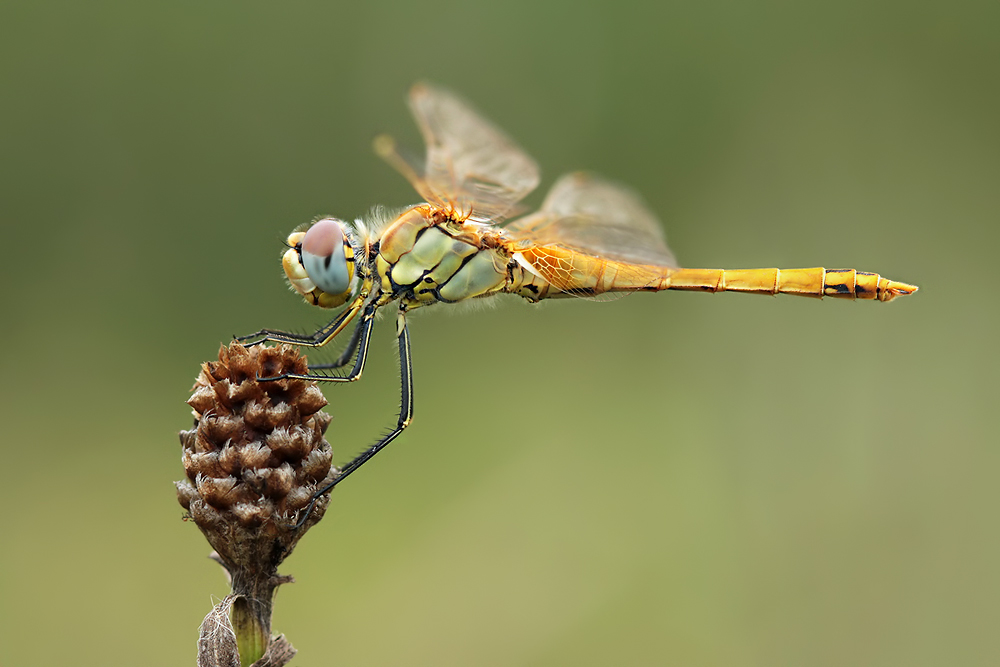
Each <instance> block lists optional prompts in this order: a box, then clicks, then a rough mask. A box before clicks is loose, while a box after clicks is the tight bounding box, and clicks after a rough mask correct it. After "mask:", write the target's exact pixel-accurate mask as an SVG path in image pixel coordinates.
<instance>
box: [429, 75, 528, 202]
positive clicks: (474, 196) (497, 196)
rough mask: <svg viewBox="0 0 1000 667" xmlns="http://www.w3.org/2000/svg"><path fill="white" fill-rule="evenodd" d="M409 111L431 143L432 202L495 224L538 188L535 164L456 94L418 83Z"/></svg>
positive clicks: (430, 175)
mask: <svg viewBox="0 0 1000 667" xmlns="http://www.w3.org/2000/svg"><path fill="white" fill-rule="evenodd" d="M410 109H411V110H412V111H413V115H414V117H415V118H416V121H417V125H419V126H420V131H421V133H422V134H423V136H424V141H425V142H426V144H427V161H426V164H425V167H424V173H423V185H424V186H425V191H421V194H423V195H424V196H426V197H428V199H430V200H432V201H431V202H430V203H432V204H435V205H437V206H442V207H448V206H453V207H455V208H457V209H458V210H460V211H464V212H466V213H468V212H470V211H471V213H472V218H474V219H479V220H493V221H496V220H499V219H500V218H502V217H503V216H504V214H506V213H508V212H510V211H511V209H512V208H513V207H514V205H515V204H517V202H519V201H520V200H521V199H522V198H523V197H524V196H525V195H527V194H528V193H529V192H531V191H532V190H534V189H535V188H536V187H537V186H538V165H537V164H535V161H534V160H533V159H531V158H530V157H529V156H528V155H527V154H526V153H525V152H524V151H523V150H522V149H521V148H520V147H519V146H518V145H517V144H515V143H514V142H513V141H512V140H510V139H509V138H508V137H507V136H506V135H505V134H504V133H503V132H502V131H500V130H499V129H497V128H496V127H494V126H493V124H492V123H490V122H489V121H487V120H486V119H484V118H483V117H482V116H480V115H479V114H478V113H477V112H476V111H474V110H473V109H472V108H471V107H470V106H469V105H468V104H467V103H466V102H465V101H463V100H462V99H461V98H459V97H457V96H456V95H455V94H453V93H451V92H449V91H447V90H444V89H442V88H438V87H436V86H431V85H429V84H426V83H420V84H417V85H415V86H414V87H413V89H412V90H411V91H410ZM411 180H412V179H411ZM418 189H420V188H418Z"/></svg>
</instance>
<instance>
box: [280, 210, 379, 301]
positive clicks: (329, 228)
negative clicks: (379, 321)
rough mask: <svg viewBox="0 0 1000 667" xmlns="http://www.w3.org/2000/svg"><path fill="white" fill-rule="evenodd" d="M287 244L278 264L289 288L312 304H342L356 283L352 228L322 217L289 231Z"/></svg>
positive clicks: (333, 219)
mask: <svg viewBox="0 0 1000 667" xmlns="http://www.w3.org/2000/svg"><path fill="white" fill-rule="evenodd" d="M287 243H288V246H289V248H288V250H287V251H285V254H284V256H283V257H282V261H281V264H282V267H283V268H284V269H285V276H286V277H287V278H288V282H289V284H291V286H292V289H294V290H295V291H296V292H298V293H299V294H301V295H302V297H303V298H304V299H305V300H306V301H308V302H309V303H311V304H312V305H314V306H319V307H321V308H337V307H338V306H342V305H344V304H345V303H346V302H347V300H348V299H349V298H350V296H351V294H352V293H353V291H354V288H355V286H356V284H357V281H356V280H355V261H354V258H355V251H356V247H355V246H356V245H357V243H358V242H357V240H356V237H355V234H354V232H353V230H352V229H351V228H350V227H349V226H348V225H347V224H346V223H345V222H343V221H342V220H338V219H336V218H323V219H322V220H317V221H316V222H314V223H313V224H312V225H311V226H310V227H309V228H308V229H306V230H304V231H302V230H300V231H296V232H292V234H290V235H289V237H288V241H287ZM358 250H360V249H358Z"/></svg>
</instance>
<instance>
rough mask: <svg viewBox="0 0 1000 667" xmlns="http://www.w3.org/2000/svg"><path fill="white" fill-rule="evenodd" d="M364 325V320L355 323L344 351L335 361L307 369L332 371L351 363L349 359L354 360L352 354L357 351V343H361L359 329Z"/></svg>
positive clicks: (313, 365)
mask: <svg viewBox="0 0 1000 667" xmlns="http://www.w3.org/2000/svg"><path fill="white" fill-rule="evenodd" d="M363 324H364V319H362V320H361V321H360V322H358V323H357V325H356V326H355V327H354V331H352V332H351V337H350V339H348V341H347V346H346V347H345V348H344V351H343V352H341V353H340V356H339V357H337V360H336V361H334V362H331V363H329V364H309V368H311V369H312V370H314V371H315V370H332V369H335V368H343V367H344V366H346V365H347V364H349V363H351V359H353V358H354V353H355V352H356V351H357V349H358V343H359V342H361V333H362V331H361V327H362V325H363Z"/></svg>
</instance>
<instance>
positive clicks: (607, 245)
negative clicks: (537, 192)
mask: <svg viewBox="0 0 1000 667" xmlns="http://www.w3.org/2000/svg"><path fill="white" fill-rule="evenodd" d="M505 231H506V232H507V237H508V238H509V239H510V240H511V241H514V242H515V243H523V244H530V245H532V246H545V245H556V246H561V247H564V248H569V249H571V250H575V251H578V252H581V253H584V254H587V255H591V256H594V257H599V258H601V259H607V260H614V261H617V262H626V263H629V264H643V265H647V266H664V267H676V266H677V260H675V259H674V255H673V253H672V252H670V249H669V248H668V247H667V243H666V240H665V238H664V235H663V228H662V227H661V226H660V222H659V220H657V219H656V216H654V215H653V214H652V213H651V212H650V211H649V209H647V208H646V205H645V204H644V203H643V202H642V200H641V199H640V198H639V196H638V195H637V194H635V193H634V192H632V191H631V190H629V189H628V188H626V187H624V186H621V185H618V184H616V183H611V182H609V181H606V180H604V179H602V178H600V177H598V176H595V175H593V174H588V173H584V172H578V173H573V174H567V175H565V176H563V177H562V178H560V179H559V180H558V181H557V182H556V184H555V185H554V186H552V190H551V191H550V192H549V194H548V196H547V197H546V198H545V202H544V203H543V204H542V207H541V209H539V210H538V212H537V213H533V214H531V215H529V216H526V217H524V218H521V219H519V220H515V221H514V222H512V223H510V224H509V225H507V227H506V229H505Z"/></svg>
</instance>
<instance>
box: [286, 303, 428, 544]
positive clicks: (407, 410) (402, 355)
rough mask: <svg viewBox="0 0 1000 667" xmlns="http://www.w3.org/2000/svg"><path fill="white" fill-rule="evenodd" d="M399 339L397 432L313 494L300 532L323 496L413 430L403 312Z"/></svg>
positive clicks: (407, 344) (407, 348)
mask: <svg viewBox="0 0 1000 667" xmlns="http://www.w3.org/2000/svg"><path fill="white" fill-rule="evenodd" d="M366 315H367V313H366ZM396 336H397V338H398V339H399V370H400V376H401V385H402V389H401V395H400V400H399V403H400V405H399V419H398V420H397V421H396V426H395V428H393V429H392V430H391V431H389V433H387V434H386V435H384V436H383V437H382V438H380V439H379V441H378V442H376V443H375V444H374V445H372V446H371V447H369V448H368V449H366V450H365V451H363V452H361V453H360V454H358V455H357V456H356V457H355V458H354V460H353V461H351V462H350V463H348V464H347V465H346V466H344V468H343V469H342V470H341V471H340V474H339V475H337V478H336V479H335V480H333V481H332V482H330V483H329V484H327V485H326V486H325V487H323V488H322V489H320V490H319V491H317V492H316V493H314V494H313V497H312V500H311V501H310V502H309V506H308V507H306V510H305V512H304V513H303V514H302V518H300V519H299V520H298V521H297V522H296V524H295V527H296V528H300V527H301V526H302V524H304V523H305V522H306V519H308V518H309V514H310V513H311V512H312V509H313V507H314V506H315V505H316V501H317V500H318V499H319V498H320V496H322V495H323V494H324V493H326V492H327V491H329V490H330V489H332V488H333V487H335V486H336V485H338V484H340V483H341V482H342V481H344V479H346V478H347V476H348V475H350V474H351V473H352V472H354V471H355V470H357V469H358V468H360V467H361V466H363V465H364V464H365V463H367V462H368V460H369V459H371V458H372V457H373V456H375V455H376V454H378V453H379V451H381V450H382V448H384V447H385V446H386V445H388V444H389V443H390V442H392V441H393V440H395V439H396V436H398V435H399V434H400V433H402V432H403V429H405V428H406V427H407V426H409V425H410V422H411V421H412V420H413V376H412V375H411V373H410V332H409V329H407V328H406V319H405V318H404V315H403V313H402V312H400V313H399V315H398V320H397V325H396ZM365 338H366V339H367V336H365ZM364 347H367V340H366V341H365V344H364ZM364 347H363V348H362V352H363V351H364ZM358 356H359V358H360V357H361V356H362V353H361V352H359V354H358ZM355 366H356V365H355Z"/></svg>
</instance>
